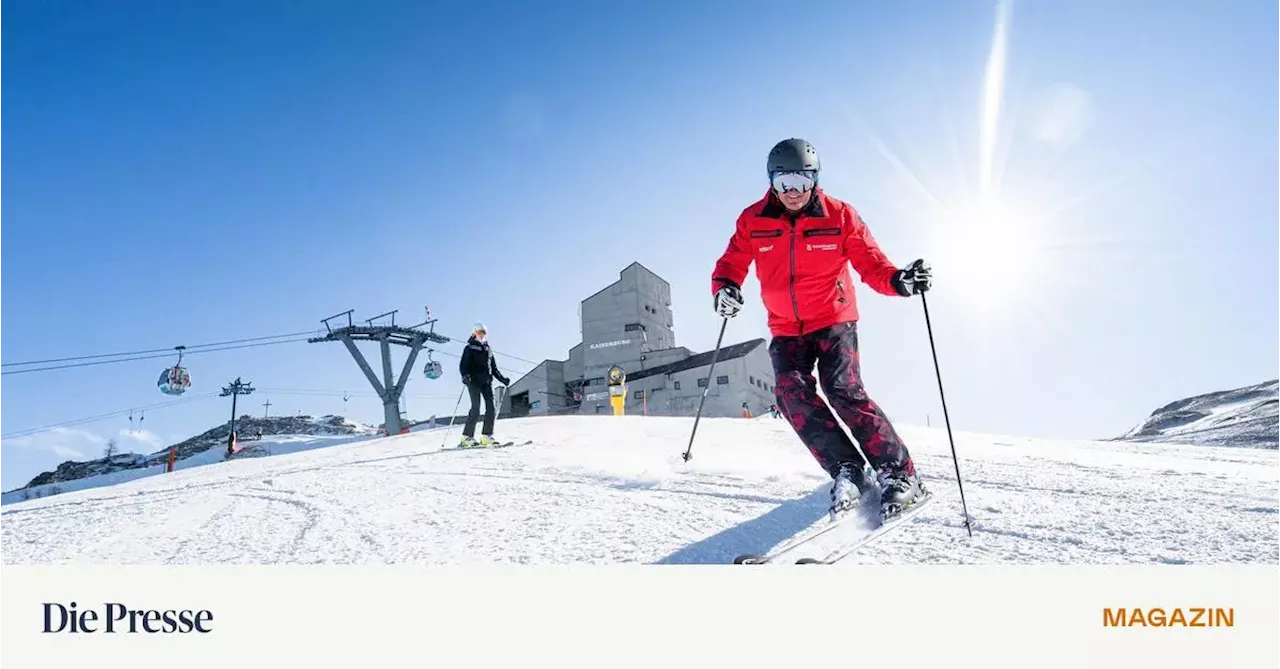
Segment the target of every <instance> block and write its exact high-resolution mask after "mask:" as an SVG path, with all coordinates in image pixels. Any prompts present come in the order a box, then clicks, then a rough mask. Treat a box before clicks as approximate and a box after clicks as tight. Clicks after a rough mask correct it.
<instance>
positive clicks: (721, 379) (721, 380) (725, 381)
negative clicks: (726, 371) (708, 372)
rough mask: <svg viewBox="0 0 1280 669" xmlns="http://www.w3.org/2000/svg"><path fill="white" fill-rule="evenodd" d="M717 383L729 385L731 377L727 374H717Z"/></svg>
mask: <svg viewBox="0 0 1280 669" xmlns="http://www.w3.org/2000/svg"><path fill="white" fill-rule="evenodd" d="M716 385H718V386H727V385H729V377H727V376H717V377H716Z"/></svg>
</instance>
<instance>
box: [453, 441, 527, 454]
mask: <svg viewBox="0 0 1280 669" xmlns="http://www.w3.org/2000/svg"><path fill="white" fill-rule="evenodd" d="M532 443H533V440H532V439H526V440H525V441H521V442H515V441H503V442H500V443H496V444H494V445H492V446H481V445H479V444H477V445H475V446H451V447H449V448H442V449H440V450H442V451H492V450H494V449H495V448H510V447H512V446H527V445H529V444H532Z"/></svg>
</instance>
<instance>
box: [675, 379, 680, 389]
mask: <svg viewBox="0 0 1280 669" xmlns="http://www.w3.org/2000/svg"><path fill="white" fill-rule="evenodd" d="M675 388H676V390H680V382H679V381H676V382H675Z"/></svg>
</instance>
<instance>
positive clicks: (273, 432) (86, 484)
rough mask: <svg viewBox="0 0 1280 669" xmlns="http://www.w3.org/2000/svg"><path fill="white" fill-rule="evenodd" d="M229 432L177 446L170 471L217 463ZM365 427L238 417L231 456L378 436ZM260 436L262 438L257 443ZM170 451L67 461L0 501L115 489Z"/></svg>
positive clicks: (223, 428) (222, 428) (324, 420)
mask: <svg viewBox="0 0 1280 669" xmlns="http://www.w3.org/2000/svg"><path fill="white" fill-rule="evenodd" d="M230 432H231V429H230V426H229V425H228V424H227V423H222V424H220V425H218V426H217V427H214V428H213V429H210V430H208V431H206V432H204V433H203V434H200V435H197V436H195V437H192V438H190V439H187V440H186V441H183V442H181V443H179V444H176V445H175V446H176V451H177V452H176V454H175V462H174V469H175V470H177V469H186V468H189V467H194V466H200V465H205V464H211V463H215V462H221V461H222V460H223V459H224V456H225V453H226V445H227V437H228V435H229V434H230ZM378 432H379V431H378V429H377V428H374V427H372V426H369V425H361V424H358V423H353V422H351V421H349V420H347V419H346V418H343V417H342V416H332V415H329V416H321V417H319V418H314V417H312V416H277V417H274V418H255V417H253V416H247V415H246V416H241V417H240V418H238V419H236V433H237V436H238V438H239V441H240V445H241V446H243V447H244V448H243V450H242V451H240V452H239V453H237V454H236V455H235V456H233V458H244V457H256V456H261V455H270V454H282V453H288V452H294V451H298V450H308V449H311V448H317V447H321V446H328V445H333V444H339V443H348V442H351V441H354V440H359V439H367V438H370V437H373V436H376V435H377V434H378ZM258 435H261V438H260V439H259V437H258ZM168 461H169V447H168V446H166V447H165V448H163V449H161V450H159V451H156V452H155V453H152V454H150V455H143V454H141V453H117V454H115V455H112V456H111V457H102V458H98V459H96V460H89V461H84V462H77V461H73V460H68V461H66V462H64V463H62V464H60V465H58V467H57V468H56V469H54V470H53V471H49V472H42V473H40V474H39V475H37V476H36V477H35V478H33V479H31V481H30V482H29V483H27V485H25V486H23V487H21V488H18V489H16V490H10V491H8V492H6V493H4V494H3V495H2V496H0V503H4V504H8V503H10V502H14V501H20V500H24V499H30V498H33V497H44V496H47V495H52V494H60V493H63V492H67V491H71V490H83V489H85V488H90V487H98V486H103V485H114V484H116V483H121V482H124V481H131V480H134V479H137V478H141V477H145V476H152V475H155V474H159V473H164V472H165V469H166V467H167V464H168Z"/></svg>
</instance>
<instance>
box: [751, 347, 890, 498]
mask: <svg viewBox="0 0 1280 669" xmlns="http://www.w3.org/2000/svg"><path fill="white" fill-rule="evenodd" d="M769 357H770V358H772V360H773V373H774V376H775V381H776V383H775V388H774V394H775V395H776V396H777V399H778V409H779V410H780V411H781V412H782V415H783V416H784V417H785V418H786V419H787V422H789V423H790V424H791V427H792V428H793V429H794V430H795V431H796V434H797V435H798V436H799V437H800V440H801V441H802V442H804V445H805V446H807V447H808V448H809V452H810V453H812V454H813V457H814V458H815V459H816V460H817V461H818V464H819V465H821V466H822V468H823V469H825V470H826V471H827V473H828V474H830V475H831V477H832V478H835V475H836V474H837V473H838V472H839V471H840V465H841V464H842V463H853V464H854V465H855V466H856V467H858V468H862V467H863V466H864V465H865V464H866V462H867V460H870V464H871V466H872V467H873V468H874V469H876V470H877V471H879V470H880V469H882V468H887V469H891V470H900V469H901V470H906V472H907V473H909V474H914V473H915V464H914V463H913V462H912V461H911V455H910V454H909V453H908V452H907V447H906V445H905V444H903V443H902V439H901V438H900V437H899V436H898V433H897V431H896V430H894V429H893V425H892V424H890V423H889V418H888V417H887V416H885V414H884V411H882V410H881V409H880V407H879V406H878V405H877V404H876V403H875V402H873V401H872V400H871V398H870V397H868V396H867V391H866V388H864V387H863V386H862V371H861V363H860V360H859V358H858V332H857V324H856V323H853V322H847V323H837V324H836V325H833V326H831V327H829V328H825V329H822V330H819V331H817V332H811V333H809V334H807V335H803V336H799V337H775V338H774V339H773V341H772V342H770V343H769ZM815 364H816V365H817V370H818V377H819V379H821V383H822V391H823V393H824V394H825V395H826V397H827V402H830V406H829V407H828V405H827V402H823V401H822V397H820V396H819V395H818V390H817V383H816V382H815V381H814V378H813V370H814V365H815ZM832 409H835V415H833V414H832ZM836 415H839V416H840V420H841V421H842V422H843V423H844V424H845V425H846V426H848V428H849V432H850V433H852V434H853V438H854V439H856V440H857V441H858V445H859V446H861V448H862V451H863V453H865V454H866V459H864V458H863V454H862V453H859V452H858V449H857V448H855V447H854V445H853V442H851V441H850V440H849V437H848V435H846V434H845V432H844V430H842V429H841V428H840V425H839V423H837V422H836Z"/></svg>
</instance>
